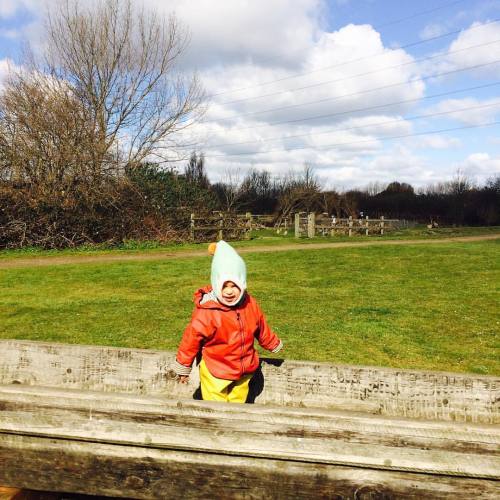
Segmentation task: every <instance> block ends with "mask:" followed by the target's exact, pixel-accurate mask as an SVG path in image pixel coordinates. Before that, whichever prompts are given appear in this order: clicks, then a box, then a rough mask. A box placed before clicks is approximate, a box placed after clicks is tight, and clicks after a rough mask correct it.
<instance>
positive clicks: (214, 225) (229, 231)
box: [190, 212, 252, 241]
mask: <svg viewBox="0 0 500 500" xmlns="http://www.w3.org/2000/svg"><path fill="white" fill-rule="evenodd" d="M251 231H252V214H251V213H249V212H247V213H246V214H243V215H242V214H230V213H224V212H213V213H212V214H209V215H201V216H200V215H198V216H197V215H196V214H194V213H192V214H191V223H190V236H191V240H192V241H209V240H235V239H250V235H251Z"/></svg>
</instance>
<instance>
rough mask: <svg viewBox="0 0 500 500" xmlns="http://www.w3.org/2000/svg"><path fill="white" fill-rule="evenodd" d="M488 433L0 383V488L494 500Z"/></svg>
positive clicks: (493, 442)
mask: <svg viewBox="0 0 500 500" xmlns="http://www.w3.org/2000/svg"><path fill="white" fill-rule="evenodd" d="M499 434H500V433H499V430H498V428H497V427H496V426H487V425H474V424H453V425H450V424H449V423H445V422H424V421H413V420H407V419H397V418H382V417H379V416H372V415H363V414H356V413H348V412H335V411H331V410H321V409H313V410H311V409H303V408H276V407H271V406H268V407H262V406H259V405H228V404H220V403H212V402H206V401H186V402H184V401H183V402H179V401H175V400H168V399H165V398H161V397H152V396H137V395H129V394H103V393H93V392H90V391H77V390H63V389H50V388H42V387H21V386H3V387H0V483H3V484H8V485H11V486H19V487H25V488H37V489H44V490H51V491H66V492H75V493H86V494H99V495H113V496H131V497H136V498H179V497H181V496H182V497H185V498H202V497H205V498H215V497H217V498H262V497H264V496H271V497H272V498H312V497H314V498H318V497H320V498H339V499H340V498H496V497H498V495H500V481H499V480H498V479H500V476H499V471H500V466H499V464H500V457H499V452H498V450H499V444H500V435H499ZM417 471H418V472H419V473H416V472H417ZM467 475H472V476H476V477H465V476H467ZM363 495H364V496H363Z"/></svg>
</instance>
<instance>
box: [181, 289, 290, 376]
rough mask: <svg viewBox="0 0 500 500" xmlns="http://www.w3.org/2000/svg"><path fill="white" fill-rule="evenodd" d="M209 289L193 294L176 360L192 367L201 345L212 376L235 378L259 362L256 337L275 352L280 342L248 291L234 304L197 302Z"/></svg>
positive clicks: (266, 347) (251, 369) (278, 348)
mask: <svg viewBox="0 0 500 500" xmlns="http://www.w3.org/2000/svg"><path fill="white" fill-rule="evenodd" d="M211 291H212V287H211V286H207V287H205V288H201V289H199V290H198V291H197V292H196V293H195V294H194V303H195V309H194V311H193V315H192V318H191V322H190V323H189V325H188V326H187V327H186V329H185V331H184V334H183V336H182V340H181V343H180V345H179V350H178V352H177V362H178V363H180V364H181V365H183V367H186V368H187V367H191V365H192V363H193V361H194V358H195V357H196V355H197V354H198V352H199V351H200V349H201V353H202V356H203V359H204V360H205V364H206V365H207V368H208V370H209V371H210V373H211V374H212V375H213V376H214V377H217V378H222V379H225V380H238V379H240V378H241V377H242V376H243V375H245V374H247V373H253V372H254V371H255V370H256V369H257V368H258V366H259V356H258V354H257V351H256V350H255V348H254V340H255V339H257V341H258V342H259V344H260V345H261V346H262V347H263V348H264V349H267V350H268V351H273V352H278V351H279V350H280V349H281V347H282V345H283V344H282V343H281V341H280V339H279V338H278V337H277V336H276V335H275V334H274V333H273V332H272V331H271V329H270V328H269V326H268V325H267V322H266V319H265V317H264V314H263V313H262V311H261V309H260V307H259V305H258V304H257V302H256V301H255V299H254V298H253V297H252V296H250V295H249V294H248V293H246V294H245V296H244V297H243V299H242V301H241V302H240V303H239V304H238V305H236V306H233V307H227V306H225V305H223V304H221V303H220V302H218V301H214V300H208V301H206V299H205V301H203V303H200V302H201V301H202V298H203V296H204V295H205V294H207V293H210V292H211ZM186 373H187V372H184V373H183V374H186Z"/></svg>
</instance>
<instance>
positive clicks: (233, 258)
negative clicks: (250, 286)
mask: <svg viewBox="0 0 500 500" xmlns="http://www.w3.org/2000/svg"><path fill="white" fill-rule="evenodd" d="M210 281H211V283H212V288H213V291H214V292H215V296H216V297H217V300H218V301H219V302H220V303H221V304H224V305H226V306H230V305H231V304H227V303H226V302H225V301H224V299H223V298H222V286H223V285H224V283H225V282H226V281H232V282H233V283H234V284H235V285H237V286H238V288H239V289H240V290H241V295H240V298H239V300H238V302H239V301H240V300H241V299H242V298H243V296H244V295H245V290H246V288H247V268H246V265H245V261H244V260H243V259H242V258H241V257H240V256H239V255H238V253H237V252H236V250H235V249H234V248H233V247H232V246H231V245H229V244H227V243H226V242H225V241H223V240H221V241H219V242H218V243H217V248H216V249H215V253H214V256H213V258H212V274H211V276H210ZM232 305H233V306H234V305H236V304H232Z"/></svg>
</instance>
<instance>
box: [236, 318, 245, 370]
mask: <svg viewBox="0 0 500 500" xmlns="http://www.w3.org/2000/svg"><path fill="white" fill-rule="evenodd" d="M236 317H237V318H238V326H239V329H240V339H241V354H240V363H241V375H243V374H244V373H245V365H244V363H243V351H244V348H245V336H244V334H243V324H242V322H241V316H240V313H239V311H236Z"/></svg>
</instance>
